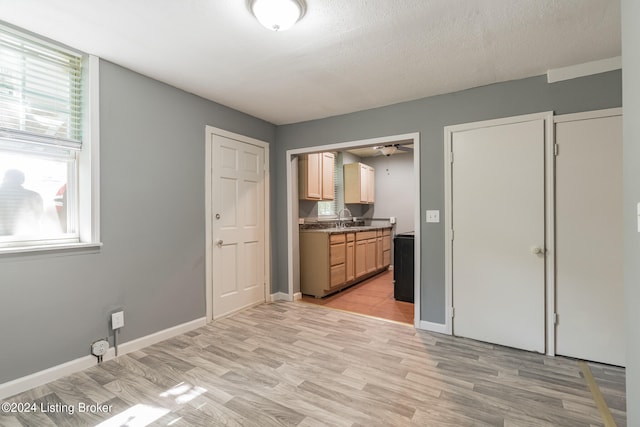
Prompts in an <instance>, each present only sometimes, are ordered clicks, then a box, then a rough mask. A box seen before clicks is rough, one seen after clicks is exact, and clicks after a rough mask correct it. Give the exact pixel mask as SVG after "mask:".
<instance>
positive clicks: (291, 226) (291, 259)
mask: <svg viewBox="0 0 640 427" xmlns="http://www.w3.org/2000/svg"><path fill="white" fill-rule="evenodd" d="M405 140H412V141H413V173H414V179H415V196H414V197H415V200H416V201H417V203H416V204H415V208H414V222H415V251H414V269H415V270H414V275H415V276H414V277H415V279H414V314H413V323H414V326H415V327H416V328H420V261H421V260H420V228H421V227H420V226H421V221H420V218H421V216H420V134H419V133H418V132H415V133H407V134H403V135H391V136H384V137H379V138H371V139H362V140H358V141H349V142H339V143H335V144H328V145H320V146H314V147H305V148H297V149H293V150H287V154H286V162H287V265H288V269H287V273H288V274H287V275H288V294H287V295H286V296H285V299H287V300H289V301H294V300H296V299H300V297H301V295H300V293H297V294H295V295H294V292H293V288H294V263H295V264H296V265H298V266H299V265H300V257H299V256H294V253H293V247H294V240H297V239H298V231H299V228H298V218H294V213H293V212H294V211H293V209H294V204H296V203H298V194H297V192H296V193H295V194H294V191H293V189H294V187H293V180H294V179H295V180H296V181H297V179H298V177H297V175H296V176H295V177H294V176H293V175H294V174H293V170H292V167H291V162H292V159H293V157H294V156H297V155H300V154H307V153H317V152H321V151H339V150H348V149H351V148H356V147H362V146H375V145H385V144H389V143H393V142H397V141H405ZM298 269H299V268H298ZM298 285H299V283H298Z"/></svg>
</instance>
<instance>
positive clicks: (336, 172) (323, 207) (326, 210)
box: [318, 153, 342, 217]
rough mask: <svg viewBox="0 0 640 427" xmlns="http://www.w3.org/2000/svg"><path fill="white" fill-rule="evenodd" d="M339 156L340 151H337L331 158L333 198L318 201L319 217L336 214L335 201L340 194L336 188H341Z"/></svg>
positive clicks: (340, 154)
mask: <svg viewBox="0 0 640 427" xmlns="http://www.w3.org/2000/svg"><path fill="white" fill-rule="evenodd" d="M341 156H342V153H337V154H336V155H335V156H334V158H333V159H334V160H333V161H334V163H333V185H334V187H333V200H327V201H325V202H318V216H319V217H321V216H324V217H335V216H337V215H338V209H337V207H336V206H337V205H336V203H337V202H338V195H339V194H340V191H338V190H339V189H340V188H342V170H341V169H342V163H341V162H339V161H338V158H339V157H340V158H342V157H341Z"/></svg>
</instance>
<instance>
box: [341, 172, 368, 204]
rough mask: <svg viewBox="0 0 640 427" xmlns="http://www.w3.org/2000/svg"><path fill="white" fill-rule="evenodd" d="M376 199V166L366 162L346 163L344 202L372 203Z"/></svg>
mask: <svg viewBox="0 0 640 427" xmlns="http://www.w3.org/2000/svg"><path fill="white" fill-rule="evenodd" d="M374 201H375V170H374V168H373V167H371V166H369V165H365V164H364V163H349V164H346V165H344V202H345V203H359V204H372V203H374Z"/></svg>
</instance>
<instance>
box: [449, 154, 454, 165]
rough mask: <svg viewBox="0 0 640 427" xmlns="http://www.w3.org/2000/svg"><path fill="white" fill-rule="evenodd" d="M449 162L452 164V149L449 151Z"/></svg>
mask: <svg viewBox="0 0 640 427" xmlns="http://www.w3.org/2000/svg"><path fill="white" fill-rule="evenodd" d="M449 163H452V164H453V151H449Z"/></svg>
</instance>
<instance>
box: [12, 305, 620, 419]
mask: <svg viewBox="0 0 640 427" xmlns="http://www.w3.org/2000/svg"><path fill="white" fill-rule="evenodd" d="M589 366H590V368H591V371H592V372H593V376H594V377H595V378H596V381H597V382H598V385H599V386H600V390H601V392H602V394H603V395H604V398H605V400H606V402H607V403H608V406H609V407H610V410H611V413H612V414H613V417H614V418H615V421H616V422H617V423H618V426H624V425H625V400H624V399H625V397H624V370H623V369H620V368H614V367H608V366H601V365H593V364H590V365H589ZM18 402H19V403H29V404H36V405H37V409H36V410H35V411H32V412H30V413H26V412H23V413H7V412H2V411H0V425H2V426H90V425H100V426H130V427H132V426H146V425H151V426H223V425H224V426H256V427H265V426H299V427H309V426H332V427H333V426H345V427H346V426H353V427H355V426H456V427H458V426H518V427H521V426H524V427H526V426H530V427H533V426H566V427H571V426H603V425H604V421H603V418H602V416H601V414H600V412H599V410H598V409H597V407H596V404H595V403H594V399H593V396H592V393H591V391H590V390H589V387H588V386H587V383H586V381H585V378H584V377H583V373H582V371H581V368H580V366H579V363H578V362H577V361H575V360H569V359H565V358H561V357H556V358H553V357H548V356H544V355H540V354H534V353H528V352H523V351H518V350H513V349H509V348H504V347H499V346H495V345H490V344H485V343H480V342H476V341H472V340H467V339H460V338H455V337H450V336H446V335H440V334H433V333H427V332H422V331H416V330H415V329H414V328H413V327H411V326H409V325H403V324H400V323H395V322H388V321H384V320H380V319H374V318H371V317H366V316H361V315H357V314H352V313H346V312H343V311H337V310H330V309H326V308H324V307H321V306H317V305H312V304H306V303H301V302H296V303H289V302H278V303H272V304H263V305H260V306H257V307H253V308H251V309H248V310H245V311H242V312H240V313H237V314H235V315H233V316H231V317H228V318H225V319H222V320H218V321H215V322H213V323H211V324H209V325H207V326H205V327H202V328H199V329H196V330H194V331H191V332H188V333H186V334H183V335H180V336H177V337H174V338H172V339H169V340H166V341H163V342H161V343H158V344H155V345H153V346H150V347H147V348H145V349H143V350H142V351H136V352H133V353H129V354H126V355H121V356H119V357H117V358H116V359H113V360H110V361H106V362H104V363H102V364H100V365H97V366H95V367H92V368H90V369H87V370H85V371H83V372H79V373H76V374H74V375H71V376H68V377H65V378H62V379H60V380H57V381H54V382H51V383H49V384H47V385H44V386H41V387H37V388H35V389H32V390H30V391H28V392H25V393H22V394H19V395H17V396H14V397H12V398H9V399H7V400H5V402H4V403H18ZM81 403H82V404H84V405H87V404H94V405H106V406H107V408H108V412H107V413H100V412H95V411H93V412H84V413H81V412H80V411H79V408H80V407H81ZM41 405H43V406H41ZM40 408H45V409H47V408H50V409H52V410H51V411H49V412H42V411H41V409H40ZM56 408H58V409H59V410H56ZM71 412H73V413H71Z"/></svg>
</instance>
